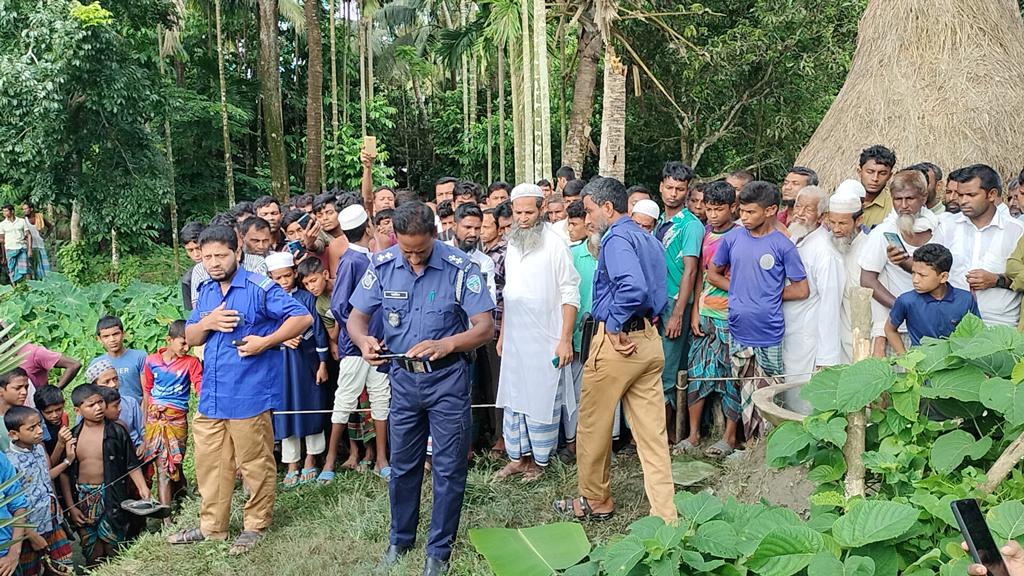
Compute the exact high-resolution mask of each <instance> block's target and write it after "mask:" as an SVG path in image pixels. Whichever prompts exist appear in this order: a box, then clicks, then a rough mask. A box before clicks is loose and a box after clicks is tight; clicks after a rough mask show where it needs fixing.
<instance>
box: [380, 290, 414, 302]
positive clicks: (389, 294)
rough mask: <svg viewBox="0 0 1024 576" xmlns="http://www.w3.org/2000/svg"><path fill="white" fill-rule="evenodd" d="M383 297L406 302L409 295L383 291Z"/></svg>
mask: <svg viewBox="0 0 1024 576" xmlns="http://www.w3.org/2000/svg"><path fill="white" fill-rule="evenodd" d="M384 297H385V298H396V299H399V300H408V299H409V293H408V292H394V291H391V290H385V291H384Z"/></svg>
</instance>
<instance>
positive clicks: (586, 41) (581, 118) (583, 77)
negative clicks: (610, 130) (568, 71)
mask: <svg viewBox="0 0 1024 576" xmlns="http://www.w3.org/2000/svg"><path fill="white" fill-rule="evenodd" d="M603 47H604V45H603V44H602V42H601V32H600V30H598V28H597V25H596V24H594V7H593V4H592V3H588V6H587V8H585V9H584V10H583V14H582V15H581V17H580V37H579V42H578V44H577V46H576V59H577V61H578V63H577V65H576V82H575V84H574V85H573V90H572V113H571V116H570V120H569V131H568V133H567V134H566V137H565V146H564V147H563V148H562V165H564V166H569V167H570V168H572V169H573V171H575V172H576V177H577V178H580V177H582V176H583V164H584V161H585V160H586V158H587V151H588V150H589V148H590V118H591V116H593V115H594V86H595V85H596V84H597V65H598V63H599V62H600V60H601V49H602V48H603Z"/></svg>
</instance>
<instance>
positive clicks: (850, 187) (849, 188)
mask: <svg viewBox="0 0 1024 576" xmlns="http://www.w3.org/2000/svg"><path fill="white" fill-rule="evenodd" d="M867 193H868V191H867V190H865V189H864V185H863V184H861V183H860V182H858V181H856V180H853V179H849V180H843V181H842V182H840V183H839V186H838V187H837V188H836V196H838V195H840V194H850V195H853V196H856V197H857V198H863V197H864V196H866V195H867Z"/></svg>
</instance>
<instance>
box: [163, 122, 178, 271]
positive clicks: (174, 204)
mask: <svg viewBox="0 0 1024 576" xmlns="http://www.w3.org/2000/svg"><path fill="white" fill-rule="evenodd" d="M165 112H166V113H165V114H164V138H165V140H166V144H165V146H166V148H167V183H168V184H169V185H170V188H171V202H170V212H171V246H172V247H173V248H174V274H175V275H176V276H181V255H180V254H178V192H177V190H176V188H175V186H174V147H173V145H172V140H171V119H170V111H165Z"/></svg>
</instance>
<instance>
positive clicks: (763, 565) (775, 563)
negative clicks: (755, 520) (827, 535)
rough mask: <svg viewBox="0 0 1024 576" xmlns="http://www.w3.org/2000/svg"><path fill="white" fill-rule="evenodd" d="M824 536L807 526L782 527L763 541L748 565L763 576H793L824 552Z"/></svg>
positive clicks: (773, 531)
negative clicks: (819, 553)
mask: <svg viewBox="0 0 1024 576" xmlns="http://www.w3.org/2000/svg"><path fill="white" fill-rule="evenodd" d="M824 546H825V544H824V541H823V540H822V538H821V534H819V533H817V532H815V531H814V530H811V529H810V528H807V527H805V526H780V527H778V528H774V529H773V530H772V531H771V532H768V534H766V535H765V537H764V538H763V539H761V543H760V544H758V545H757V549H756V550H754V554H753V555H752V556H751V557H750V559H749V560H748V561H747V565H748V566H750V569H751V570H753V571H754V572H756V573H757V574H760V575H761V576H792V575H793V574H796V573H797V572H799V571H801V570H803V569H804V568H805V567H806V566H807V565H808V564H810V562H811V558H813V557H814V555H815V554H817V553H818V552H820V551H821V550H822V549H824Z"/></svg>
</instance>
